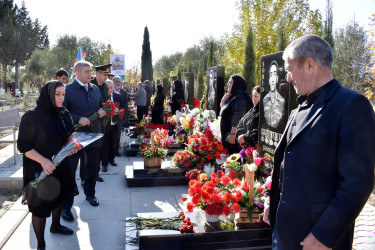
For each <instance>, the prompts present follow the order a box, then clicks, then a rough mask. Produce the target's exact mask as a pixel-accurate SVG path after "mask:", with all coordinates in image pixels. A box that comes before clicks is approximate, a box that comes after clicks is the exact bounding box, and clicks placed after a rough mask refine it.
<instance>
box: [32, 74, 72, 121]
mask: <svg viewBox="0 0 375 250" xmlns="http://www.w3.org/2000/svg"><path fill="white" fill-rule="evenodd" d="M58 87H64V84H63V83H61V82H59V81H56V80H53V81H49V82H47V83H46V84H45V85H44V86H43V87H42V90H41V91H40V96H39V98H38V100H37V101H36V108H37V109H39V108H40V109H43V110H45V111H48V112H52V113H53V112H56V113H58V114H59V115H62V114H63V113H64V112H65V108H64V107H60V108H58V107H56V101H55V93H56V88H58Z"/></svg>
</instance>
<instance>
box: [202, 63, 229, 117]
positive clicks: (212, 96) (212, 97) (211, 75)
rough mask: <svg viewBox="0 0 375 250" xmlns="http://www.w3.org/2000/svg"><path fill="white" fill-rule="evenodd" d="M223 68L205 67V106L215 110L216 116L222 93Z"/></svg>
mask: <svg viewBox="0 0 375 250" xmlns="http://www.w3.org/2000/svg"><path fill="white" fill-rule="evenodd" d="M224 71H225V68H224V67H223V66H215V67H212V68H208V69H207V81H208V82H207V107H206V109H208V110H215V112H216V116H218V114H219V112H220V101H221V98H222V97H223V95H224V76H225V72H224Z"/></svg>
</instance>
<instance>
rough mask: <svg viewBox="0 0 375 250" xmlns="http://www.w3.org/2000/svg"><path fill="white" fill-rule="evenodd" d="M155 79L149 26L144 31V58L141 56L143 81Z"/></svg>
mask: <svg viewBox="0 0 375 250" xmlns="http://www.w3.org/2000/svg"><path fill="white" fill-rule="evenodd" d="M145 80H150V81H152V80H153V68H152V53H151V48H150V35H149V33H148V28H147V26H146V27H145V31H144V33H143V44H142V58H141V81H142V82H143V81H145Z"/></svg>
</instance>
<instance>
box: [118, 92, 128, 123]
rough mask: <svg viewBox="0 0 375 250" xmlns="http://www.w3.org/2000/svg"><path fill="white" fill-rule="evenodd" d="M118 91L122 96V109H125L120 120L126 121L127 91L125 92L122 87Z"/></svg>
mask: <svg viewBox="0 0 375 250" xmlns="http://www.w3.org/2000/svg"><path fill="white" fill-rule="evenodd" d="M119 91H120V95H121V97H122V101H123V103H124V107H123V109H124V110H125V115H124V118H123V119H122V121H123V122H126V121H127V120H128V116H129V104H128V103H129V102H128V92H126V90H125V89H123V88H120V90H119Z"/></svg>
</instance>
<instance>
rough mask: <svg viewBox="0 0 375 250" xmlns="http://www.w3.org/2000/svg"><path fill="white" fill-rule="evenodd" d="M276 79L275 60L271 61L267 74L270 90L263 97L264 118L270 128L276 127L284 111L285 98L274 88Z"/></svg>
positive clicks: (277, 78)
mask: <svg viewBox="0 0 375 250" xmlns="http://www.w3.org/2000/svg"><path fill="white" fill-rule="evenodd" d="M278 80H279V77H278V75H277V62H276V61H272V62H271V66H270V76H269V84H270V92H269V93H268V94H267V95H266V96H265V97H264V98H263V109H264V118H265V120H266V123H267V124H268V125H269V126H270V127H271V128H277V126H278V125H279V123H280V121H281V119H282V117H283V112H284V103H285V100H284V98H283V97H282V96H281V95H280V94H279V92H277V89H276V85H277V82H278Z"/></svg>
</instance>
